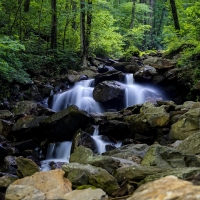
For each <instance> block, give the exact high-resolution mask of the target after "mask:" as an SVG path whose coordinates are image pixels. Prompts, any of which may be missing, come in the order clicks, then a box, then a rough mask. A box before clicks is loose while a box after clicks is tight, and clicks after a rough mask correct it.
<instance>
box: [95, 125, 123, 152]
mask: <svg viewBox="0 0 200 200" xmlns="http://www.w3.org/2000/svg"><path fill="white" fill-rule="evenodd" d="M92 138H93V139H94V141H95V143H96V147H97V153H98V154H102V153H104V152H106V145H111V146H115V147H116V148H119V147H121V145H122V143H121V142H118V143H113V142H108V141H106V142H105V141H104V140H103V136H102V135H99V126H95V130H94V133H93V136H92Z"/></svg>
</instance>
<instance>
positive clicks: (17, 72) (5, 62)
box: [0, 36, 29, 83]
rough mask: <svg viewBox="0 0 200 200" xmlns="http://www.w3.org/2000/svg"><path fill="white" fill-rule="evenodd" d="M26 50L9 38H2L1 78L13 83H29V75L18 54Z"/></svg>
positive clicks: (0, 49)
mask: <svg viewBox="0 0 200 200" xmlns="http://www.w3.org/2000/svg"><path fill="white" fill-rule="evenodd" d="M21 50H24V46H23V45H21V44H19V42H18V41H17V40H12V39H10V38H9V37H8V36H1V37H0V77H1V79H3V80H5V81H7V82H12V81H16V82H19V83H25V82H28V81H29V75H28V74H27V73H26V71H24V69H23V66H22V63H21V61H20V60H19V59H18V57H17V55H16V53H17V52H19V51H21Z"/></svg>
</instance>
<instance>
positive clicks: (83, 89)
mask: <svg viewBox="0 0 200 200" xmlns="http://www.w3.org/2000/svg"><path fill="white" fill-rule="evenodd" d="M93 82H94V79H90V80H83V81H80V82H77V83H75V85H74V87H72V88H71V89H70V90H68V91H66V92H63V93H61V94H57V95H54V97H53V106H52V110H54V111H56V112H57V111H60V110H63V109H64V108H67V107H68V106H70V105H72V104H73V105H76V106H78V107H79V108H80V109H82V110H85V111H87V112H89V113H91V112H100V113H101V112H103V108H102V107H101V105H100V103H98V102H96V101H95V100H94V99H93V96H92V92H93V90H94V88H93V87H92V83H93Z"/></svg>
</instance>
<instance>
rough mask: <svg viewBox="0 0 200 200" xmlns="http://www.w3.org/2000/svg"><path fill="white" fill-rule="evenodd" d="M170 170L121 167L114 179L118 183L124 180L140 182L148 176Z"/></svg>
mask: <svg viewBox="0 0 200 200" xmlns="http://www.w3.org/2000/svg"><path fill="white" fill-rule="evenodd" d="M168 170H170V169H167V168H160V167H152V166H138V167H137V166H123V167H120V168H119V169H117V170H116V171H115V173H114V177H115V179H116V180H117V182H118V183H121V182H123V181H125V180H129V181H136V182H138V183H139V182H140V181H142V180H143V179H145V178H146V177H147V176H149V175H154V174H158V173H163V172H166V171H168Z"/></svg>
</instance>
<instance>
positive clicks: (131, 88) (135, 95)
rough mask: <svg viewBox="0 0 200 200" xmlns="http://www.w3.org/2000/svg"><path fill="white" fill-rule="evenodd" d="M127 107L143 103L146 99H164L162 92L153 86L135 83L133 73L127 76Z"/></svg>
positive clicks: (152, 100) (153, 100)
mask: <svg viewBox="0 0 200 200" xmlns="http://www.w3.org/2000/svg"><path fill="white" fill-rule="evenodd" d="M124 87H125V107H128V106H132V105H136V104H141V103H144V102H145V101H151V102H154V103H155V101H156V100H162V95H161V92H160V91H159V90H158V89H156V88H153V87H152V86H142V85H139V84H136V83H134V78H133V75H132V74H126V76H125V84H124Z"/></svg>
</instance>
